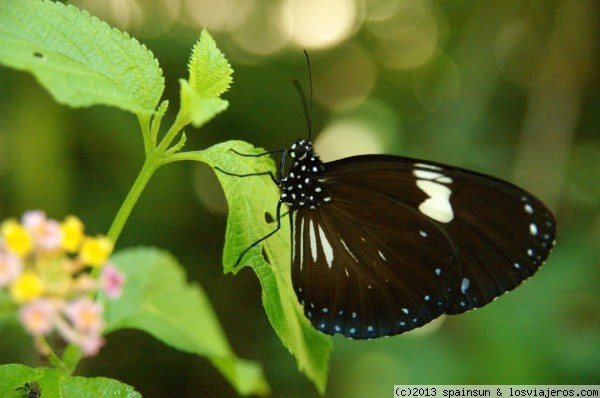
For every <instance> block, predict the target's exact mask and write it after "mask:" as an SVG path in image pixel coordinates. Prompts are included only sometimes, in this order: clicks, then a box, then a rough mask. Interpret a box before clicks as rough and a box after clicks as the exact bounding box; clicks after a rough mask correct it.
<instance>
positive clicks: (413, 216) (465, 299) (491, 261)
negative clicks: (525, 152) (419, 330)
mask: <svg viewBox="0 0 600 398" xmlns="http://www.w3.org/2000/svg"><path fill="white" fill-rule="evenodd" d="M299 163H300V164H299ZM301 163H302V162H296V163H295V165H296V166H297V167H296V168H297V169H298V170H300V167H301V165H302V164H301ZM302 178H304V176H303V177H302ZM306 181H308V179H307V180H306ZM318 181H319V183H320V184H322V188H323V189H324V191H325V192H327V195H328V196H329V198H330V200H328V202H327V203H322V205H319V206H310V207H309V206H295V205H293V204H292V205H291V206H290V220H291V226H292V228H291V229H292V244H293V249H292V251H293V252H292V280H293V284H294V288H295V290H296V294H297V295H298V298H299V299H300V301H301V303H302V305H303V306H304V310H305V314H306V315H307V317H308V318H309V319H310V321H311V322H312V324H313V325H314V326H315V327H316V328H317V329H319V330H321V331H323V332H325V333H328V334H334V333H342V334H344V335H345V336H347V337H352V338H371V337H378V336H385V335H394V334H398V333H402V332H405V331H408V330H411V329H414V328H415V327H418V326H421V325H423V324H425V323H427V322H429V321H431V320H432V319H434V318H437V317H438V316H440V315H441V314H443V313H460V312H464V311H466V310H469V309H472V308H476V307H480V306H482V305H485V304H486V303H488V302H490V301H491V300H493V299H494V298H496V297H497V296H499V295H501V294H502V293H504V292H506V291H508V290H511V289H513V288H514V287H516V286H517V285H519V284H520V283H521V282H522V281H523V280H524V279H526V278H527V277H529V276H531V275H532V274H533V273H535V271H536V270H537V269H538V268H539V266H541V264H542V263H543V261H544V260H545V259H546V257H547V256H548V254H549V252H550V249H551V247H552V245H553V241H554V237H555V228H556V227H555V223H554V219H553V217H552V215H551V214H550V212H549V211H548V210H547V209H546V208H545V207H544V206H543V204H542V203H541V202H539V201H538V200H537V199H536V198H534V197H532V196H531V195H530V194H528V193H527V192H525V191H523V190H521V189H520V188H517V187H515V186H514V185H511V184H509V183H506V182H503V181H500V180H497V179H494V178H492V177H488V176H485V175H482V174H478V173H474V172H469V171H466V170H463V169H459V168H453V167H449V166H444V165H441V164H437V163H430V162H424V161H418V160H413V159H408V158H401V157H394V156H383V155H370V156H358V157H352V158H347V159H342V160H339V161H335V162H331V163H325V164H323V167H320V168H319V172H318Z"/></svg>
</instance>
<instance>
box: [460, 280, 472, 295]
mask: <svg viewBox="0 0 600 398" xmlns="http://www.w3.org/2000/svg"><path fill="white" fill-rule="evenodd" d="M470 284H471V281H470V280H469V279H468V278H463V280H462V282H461V284H460V291H461V292H462V294H466V293H467V289H468V288H469V285H470Z"/></svg>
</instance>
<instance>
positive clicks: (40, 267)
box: [0, 210, 124, 355]
mask: <svg viewBox="0 0 600 398" xmlns="http://www.w3.org/2000/svg"><path fill="white" fill-rule="evenodd" d="M112 250H113V244H112V242H111V241H110V240H109V239H108V238H106V237H104V236H96V237H91V236H86V235H85V233H84V225H83V223H82V222H81V221H80V220H79V219H78V218H77V217H75V216H68V217H66V218H65V219H64V221H63V222H58V221H56V220H53V219H48V218H46V215H45V213H44V212H43V211H39V210H38V211H29V212H27V213H25V214H24V215H23V217H22V219H21V220H20V221H17V220H16V219H9V220H7V221H4V222H2V223H1V224H0V289H5V290H6V291H8V292H9V294H10V297H11V298H12V300H13V301H14V302H15V303H16V304H18V305H19V306H20V319H21V322H22V323H23V325H24V327H25V329H27V330H28V331H29V332H30V333H31V334H33V335H34V336H35V337H36V341H37V340H39V338H40V337H41V336H42V335H46V334H48V333H50V332H52V331H53V330H56V331H57V332H58V333H59V334H61V336H62V337H63V338H64V339H66V340H67V341H69V342H73V343H75V344H78V345H79V346H80V347H81V348H82V350H83V351H84V353H86V354H88V355H92V354H94V353H95V352H97V350H98V349H99V348H100V346H101V345H102V341H103V340H102V338H101V336H100V333H101V331H102V327H103V320H102V306H101V305H100V304H99V303H97V302H95V301H93V300H92V299H91V298H90V297H92V296H93V293H95V292H97V291H99V290H103V291H104V292H105V293H106V295H107V296H108V297H109V298H116V297H118V296H119V295H120V293H121V288H122V285H123V283H124V276H123V275H122V274H121V273H120V272H119V271H118V270H117V269H116V267H115V266H114V265H112V264H110V263H109V262H108V259H109V257H110V254H111V252H112ZM94 268H96V269H101V272H89V271H90V270H91V269H94Z"/></svg>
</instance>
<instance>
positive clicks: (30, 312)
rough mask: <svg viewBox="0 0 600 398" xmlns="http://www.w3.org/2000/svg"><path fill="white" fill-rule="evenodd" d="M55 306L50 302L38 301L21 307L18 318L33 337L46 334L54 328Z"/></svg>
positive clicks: (45, 300)
mask: <svg viewBox="0 0 600 398" xmlns="http://www.w3.org/2000/svg"><path fill="white" fill-rule="evenodd" d="M56 312H57V306H56V305H55V303H53V302H52V301H50V300H47V299H38V300H35V301H32V302H30V303H28V304H26V305H24V306H22V307H21V309H20V311H19V318H20V320H21V323H22V324H23V326H24V327H25V329H26V330H27V331H28V332H29V333H31V334H33V335H42V334H48V333H50V332H51V331H52V329H53V327H54V321H55V319H56Z"/></svg>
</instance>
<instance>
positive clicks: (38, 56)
mask: <svg viewBox="0 0 600 398" xmlns="http://www.w3.org/2000/svg"><path fill="white" fill-rule="evenodd" d="M33 56H34V57H35V58H39V59H44V58H46V56H45V55H44V54H42V53H40V52H37V51H34V52H33Z"/></svg>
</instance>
